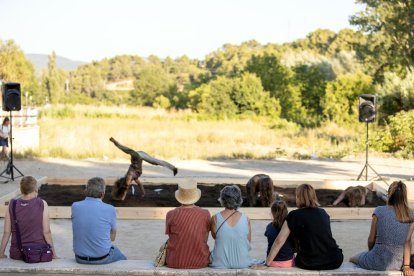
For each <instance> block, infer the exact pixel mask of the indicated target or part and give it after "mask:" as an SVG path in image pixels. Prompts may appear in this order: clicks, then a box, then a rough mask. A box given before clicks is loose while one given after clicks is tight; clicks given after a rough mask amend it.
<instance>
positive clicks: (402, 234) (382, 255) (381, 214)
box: [358, 206, 410, 270]
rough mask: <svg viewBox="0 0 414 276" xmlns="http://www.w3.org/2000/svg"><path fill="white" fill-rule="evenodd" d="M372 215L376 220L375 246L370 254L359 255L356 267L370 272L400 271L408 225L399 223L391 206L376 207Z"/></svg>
mask: <svg viewBox="0 0 414 276" xmlns="http://www.w3.org/2000/svg"><path fill="white" fill-rule="evenodd" d="M374 215H375V216H376V217H377V218H378V222H377V227H376V240H375V245H374V247H373V248H372V250H371V251H370V253H371V254H367V255H364V254H361V256H360V258H359V261H358V265H360V266H361V267H363V268H366V269H370V270H394V269H400V268H401V265H402V262H403V253H404V241H405V238H406V236H407V233H408V230H409V228H410V224H409V223H401V222H399V221H398V220H397V219H396V215H395V210H394V208H393V207H391V206H378V207H377V208H375V210H374Z"/></svg>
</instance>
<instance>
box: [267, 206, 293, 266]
mask: <svg viewBox="0 0 414 276" xmlns="http://www.w3.org/2000/svg"><path fill="white" fill-rule="evenodd" d="M270 210H271V212H272V216H273V221H272V222H271V223H269V225H267V227H266V232H265V236H266V237H267V253H266V256H267V255H269V252H270V249H271V248H272V245H273V243H274V241H275V239H276V237H277V235H278V234H279V232H280V229H282V225H283V223H284V222H285V219H286V217H287V215H288V210H287V206H286V203H285V202H284V201H283V200H276V201H275V202H273V203H272V206H271V207H270ZM293 242H294V241H293V238H292V237H291V236H289V238H288V239H287V240H286V242H285V244H284V245H283V246H282V248H281V249H280V251H279V253H278V254H277V256H276V257H275V259H274V260H273V262H272V263H271V264H270V266H271V267H280V268H286V267H293V266H295V257H294V243H293Z"/></svg>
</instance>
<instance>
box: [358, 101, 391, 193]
mask: <svg viewBox="0 0 414 276" xmlns="http://www.w3.org/2000/svg"><path fill="white" fill-rule="evenodd" d="M358 111H359V114H358V119H359V121H360V122H361V123H366V125H367V129H366V138H365V165H364V167H363V168H362V171H361V172H360V174H359V175H358V178H357V180H359V179H361V177H362V175H363V173H364V172H365V181H367V180H368V168H370V169H371V170H372V171H373V172H374V173H375V174H376V175H377V176H378V178H379V179H380V180H382V181H384V183H385V184H387V185H388V183H387V182H386V181H385V180H384V178H382V177H381V176H380V175H379V174H378V173H377V172H376V171H375V170H374V168H373V167H372V166H371V165H370V164H369V162H368V148H369V129H368V124H369V123H372V122H374V121H375V117H376V97H375V95H371V94H362V95H360V96H359V107H358Z"/></svg>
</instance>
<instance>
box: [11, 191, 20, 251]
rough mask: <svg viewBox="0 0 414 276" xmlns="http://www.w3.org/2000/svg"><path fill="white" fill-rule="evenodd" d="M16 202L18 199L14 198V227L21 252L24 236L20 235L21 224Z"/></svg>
mask: <svg viewBox="0 0 414 276" xmlns="http://www.w3.org/2000/svg"><path fill="white" fill-rule="evenodd" d="M16 204H17V200H15V199H14V200H13V203H12V213H13V223H14V227H15V229H16V241H17V246H18V247H19V250H20V252H22V238H21V236H20V228H19V224H18V223H17V216H16Z"/></svg>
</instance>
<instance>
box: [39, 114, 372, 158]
mask: <svg viewBox="0 0 414 276" xmlns="http://www.w3.org/2000/svg"><path fill="white" fill-rule="evenodd" d="M40 114H41V116H40V118H39V124H40V141H41V145H40V148H39V150H38V151H37V152H34V153H33V154H34V155H36V156H42V157H63V158H72V159H84V158H98V159H107V158H109V159H118V158H125V157H126V155H125V154H123V153H122V152H120V151H119V150H117V149H116V148H115V147H114V146H113V145H112V143H110V142H109V137H111V136H113V137H114V138H116V139H118V140H119V141H120V142H121V143H122V144H125V145H127V146H129V147H131V148H133V149H136V150H143V151H146V152H148V153H150V154H152V155H154V156H156V157H160V158H168V159H214V158H249V159H252V158H257V159H273V158H277V157H287V158H296V159H306V158H310V156H311V154H312V153H316V154H317V156H318V157H334V158H338V157H343V156H346V155H351V154H357V153H360V152H362V151H363V146H364V143H363V137H364V134H363V133H364V132H363V126H362V125H357V127H358V129H352V130H350V129H344V128H340V127H338V126H336V125H334V124H327V125H324V126H321V127H320V128H317V129H300V128H298V127H297V126H292V125H291V124H288V123H286V122H270V121H267V120H265V119H260V118H254V119H237V120H236V119H234V120H230V119H227V120H226V119H223V120H215V119H212V118H207V117H205V116H200V115H197V114H192V113H190V112H166V111H164V110H155V109H149V108H127V107H92V106H56V107H48V108H44V109H42V110H41V113H40Z"/></svg>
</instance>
